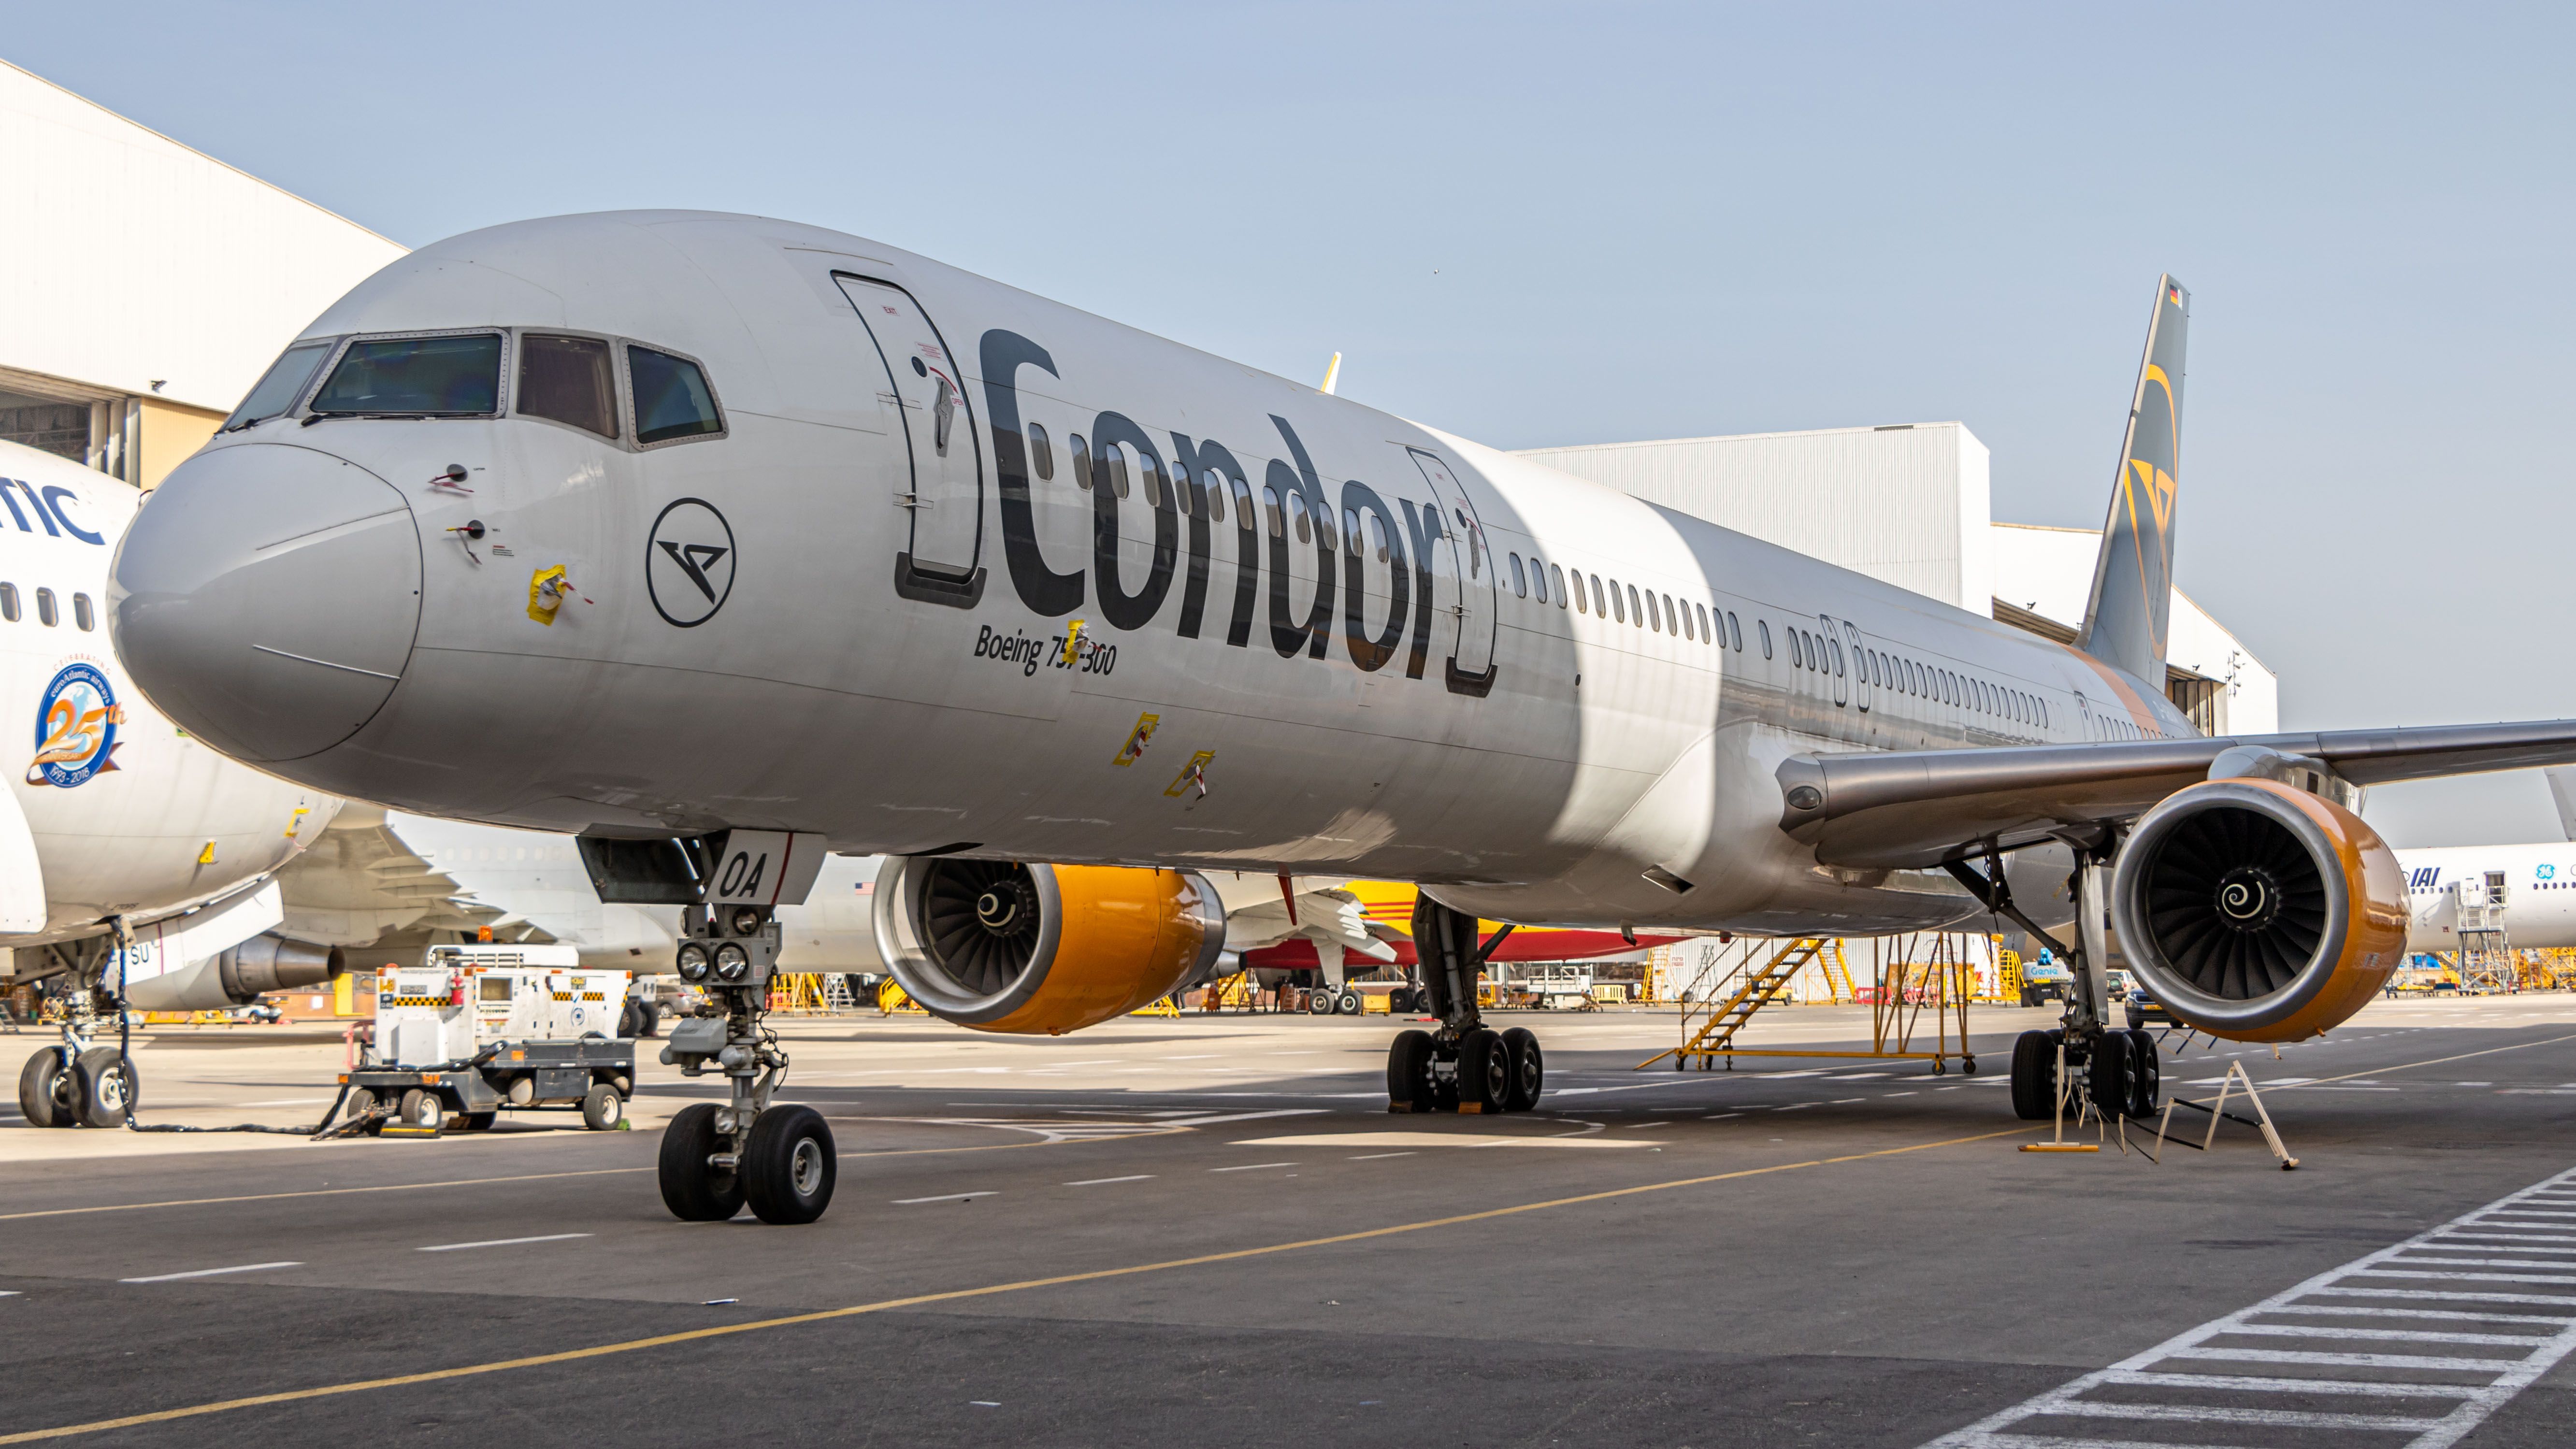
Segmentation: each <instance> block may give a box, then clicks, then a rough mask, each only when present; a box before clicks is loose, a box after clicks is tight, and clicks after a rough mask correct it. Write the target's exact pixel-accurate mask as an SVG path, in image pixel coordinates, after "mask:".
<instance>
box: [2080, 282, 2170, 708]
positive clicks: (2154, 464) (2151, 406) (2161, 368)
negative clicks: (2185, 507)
mask: <svg viewBox="0 0 2576 1449" xmlns="http://www.w3.org/2000/svg"><path fill="white" fill-rule="evenodd" d="M2190 322H2191V294H2190V293H2188V292H2185V291H2184V290H2183V289H2182V287H2181V285H2180V284H2179V283H2177V282H2175V281H2174V279H2173V278H2172V277H2170V276H2168V277H2165V278H2163V279H2162V280H2160V281H2159V282H2157V284H2156V306H2155V311H2154V313H2153V314H2152V315H2151V316H2150V317H2149V318H2148V321H2147V355H2146V360H2145V361H2144V362H2142V363H2140V364H2139V366H2138V390H2137V393H2136V395H2135V396H2134V397H2132V398H2131V400H2130V403H2129V435H2128V437H2127V439H2126V440H2124V442H2123V444H2122V447H2121V449H2120V476H2119V479H2118V481H2117V483H2116V484H2115V486H2114V487H2113V488H2112V490H2111V516H2110V519H2109V520H2108V521H2107V522H2106V523H2104V524H2103V526H2102V552H2101V555H2100V556H2099V557H2098V558H2096V559H2095V560H2094V562H2093V597H2092V598H2091V599H2090V600H2088V601H2087V602H2086V603H2085V605H2084V632H2083V633H2082V634H2081V635H2079V636H2078V637H2077V639H2076V641H2075V646H2076V647H2077V648H2079V649H2081V650H2083V651H2084V652H2085V653H2087V654H2090V655H2092V656H2093V657H2094V658H2096V659H2099V660H2101V661H2102V662H2103V663H2105V664H2108V665H2111V666H2112V667H2114V668H2116V669H2122V670H2125V671H2127V672H2128V673H2130V674H2132V675H2135V676H2136V677H2137V678H2139V679H2141V680H2144V681H2145V682H2146V683H2148V684H2149V685H2152V686H2154V687H2156V688H2157V689H2162V688H2163V687H2164V673H2165V629H2166V625H2167V623H2168V621H2169V619H2170V617H2171V615H2172V612H2173V527H2174V491H2175V481H2176V480H2177V479H2178V478H2180V477H2181V476H2182V356H2183V334H2184V332H2185V331H2186V330H2187V329H2188V327H2189V325H2190Z"/></svg>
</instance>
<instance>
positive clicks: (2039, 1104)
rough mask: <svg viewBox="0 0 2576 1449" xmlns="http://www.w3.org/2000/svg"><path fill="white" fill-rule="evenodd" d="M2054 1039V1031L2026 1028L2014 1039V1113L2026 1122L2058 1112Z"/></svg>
mask: <svg viewBox="0 0 2576 1449" xmlns="http://www.w3.org/2000/svg"><path fill="white" fill-rule="evenodd" d="M2057 1042H2058V1035H2057V1033H2056V1032H2053V1031H2026V1032H2023V1033H2022V1034H2021V1035H2020V1036H2018V1037H2015V1038H2013V1058H2012V1104H2013V1115H2014V1116H2016V1117H2019V1118H2020V1119H2021V1120H2023V1121H2025V1122H2045V1121H2047V1120H2048V1119H2049V1118H2051V1117H2053V1116H2055V1115H2056V1114H2057Z"/></svg>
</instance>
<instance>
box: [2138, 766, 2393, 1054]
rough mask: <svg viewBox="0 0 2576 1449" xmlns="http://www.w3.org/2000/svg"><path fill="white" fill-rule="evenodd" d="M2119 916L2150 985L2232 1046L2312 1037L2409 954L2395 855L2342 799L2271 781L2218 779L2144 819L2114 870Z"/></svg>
mask: <svg viewBox="0 0 2576 1449" xmlns="http://www.w3.org/2000/svg"><path fill="white" fill-rule="evenodd" d="M2111 913H2112V924H2113V925H2114V927H2115V928H2116V929H2117V930H2118V932H2119V937H2120V947H2121V950H2122V952H2123V953H2124V954H2125V955H2126V957H2127V961H2128V965H2129V967H2130V969H2131V970H2133V971H2135V972H2136V973H2137V975H2138V977H2139V979H2140V980H2141V981H2142V982H2143V983H2144V984H2145V986H2146V988H2147V990H2148V991H2149V992H2150V993H2151V994H2153V995H2154V996H2155V998H2156V999H2157V1000H2158V1001H2160V1002H2162V1003H2163V1004H2164V1005H2165V1007H2166V1008H2167V1009H2169V1010H2170V1011H2172V1013H2173V1014H2174V1016H2175V1017H2176V1018H2177V1019H2179V1020H2181V1021H2183V1022H2186V1023H2188V1024H2190V1025H2192V1026H2195V1027H2198V1028H2199V1029H2201V1030H2202V1031H2206V1032H2208V1033H2210V1034H2211V1035H2213V1036H2222V1037H2227V1038H2229V1039H2231V1040H2235V1041H2266V1042H2269V1041H2298V1040H2302V1039H2304V1038H2307V1037H2311V1036H2315V1035H2317V1034H2318V1033H2320V1032H2323V1031H2325V1030H2326V1029H2327V1028H2329V1027H2332V1026H2335V1025H2337V1024H2339V1023H2341V1022H2343V1021H2345V1020H2346V1019H2348V1018H2350V1017H2351V1016H2352V1014H2353V1013H2354V1012H2357V1011H2359V1010H2361V1008H2362V1007H2363V1006H2364V1005H2366V1004H2367V1003H2368V1002H2369V1000H2370V998H2371V997H2372V996H2374V995H2376V994H2378V992H2379V990H2380V988H2381V987H2382V986H2383V985H2385V984H2386V982H2387V980H2388V977H2389V974H2390V973H2391V972H2393V971H2395V970H2396V969H2397V967H2398V964H2399V963H2400V962H2401V961H2402V960H2403V959H2404V957H2405V949H2406V917H2407V909H2406V891H2405V880H2404V877H2403V875H2402V873H2401V872H2400V871H2399V870H2398V868H2397V857H2396V854H2395V852H2393V851H2391V850H2390V849H2389V848H2388V843H2387V842H2386V841H2383V840H2381V839H2380V838H2379V835H2378V833H2377V832H2376V831H2373V830H2372V829H2371V828H2370V827H2369V826H2368V825H2366V824H2364V823H2363V822H2362V819H2361V817H2360V816H2358V815H2355V814H2353V813H2352V812H2351V811H2349V810H2346V809H2345V808H2343V807H2342V806H2341V805H2338V804H2336V803H2334V802H2333V801H2331V800H2327V799H2323V798H2321V797H2319V796H2316V795H2311V794H2308V793H2306V792H2305V791H2301V790H2297V789H2293V788H2292V787H2290V786H2288V785H2285V784H2280V783H2277V782H2275V781H2270V780H2249V779H2237V780H2212V781H2209V782H2207V783H2205V784H2199V785H2194V786H2191V787H2190V788H2188V789H2185V790H2181V791H2177V792H2176V793H2175V794H2173V795H2171V796H2169V797H2167V798H2166V800H2165V801H2164V802H2163V803H2162V804H2160V805H2158V806H2156V808H2154V809H2153V810H2150V811H2148V812H2147V813H2146V815H2145V816H2143V817H2142V818H2140V820H2139V821H2138V826H2137V829H2136V831H2135V832H2134V833H2133V834H2132V835H2131V836H2130V837H2129V842H2128V845H2127V847H2126V848H2124V849H2123V850H2122V851H2121V852H2120V862H2119V866H2118V868H2117V869H2116V870H2115V871H2114V872H2113V873H2112V879H2111Z"/></svg>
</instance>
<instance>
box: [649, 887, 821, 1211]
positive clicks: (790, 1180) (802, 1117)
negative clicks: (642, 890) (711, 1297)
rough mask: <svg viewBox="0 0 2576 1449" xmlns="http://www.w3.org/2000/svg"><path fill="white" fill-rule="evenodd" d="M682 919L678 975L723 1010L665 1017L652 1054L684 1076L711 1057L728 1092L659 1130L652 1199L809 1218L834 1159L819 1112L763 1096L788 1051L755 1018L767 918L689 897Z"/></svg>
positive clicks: (772, 1087)
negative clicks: (661, 1039) (663, 1037)
mask: <svg viewBox="0 0 2576 1449" xmlns="http://www.w3.org/2000/svg"><path fill="white" fill-rule="evenodd" d="M681 924H682V940H681V943H680V974H681V976H682V977H683V978H684V979H686V980H688V981H689V982H690V983H691V984H692V985H697V986H702V987H704V988H705V989H706V992H707V994H708V996H710V997H711V998H713V999H714V1000H716V1001H718V1002H721V1003H722V1006H723V1014H722V1015H720V1016H719V1015H707V1016H693V1017H690V1018H688V1019H686V1020H683V1021H680V1022H677V1023H674V1024H673V1025H672V1027H671V1029H670V1033H669V1038H668V1045H666V1046H664V1047H663V1048H662V1060H663V1061H664V1062H667V1063H671V1064H673V1065H676V1066H678V1067H679V1068H680V1071H681V1073H682V1074H683V1075H685V1076H692V1077H695V1076H700V1075H703V1074H704V1073H705V1072H706V1071H707V1070H708V1069H709V1068H710V1067H713V1068H714V1069H715V1070H717V1071H719V1072H721V1073H723V1074H724V1077H725V1079H726V1081H727V1082H728V1083H729V1084H730V1085H731V1087H732V1089H733V1092H732V1099H731V1100H730V1101H729V1102H727V1103H726V1104H725V1105H723V1106H721V1107H719V1106H717V1105H716V1104H714V1103H712V1102H701V1103H698V1104H696V1105H694V1106H690V1107H686V1108H683V1109H682V1110H681V1111H680V1114H679V1115H678V1116H676V1117H674V1118H672V1119H671V1125H670V1126H669V1127H667V1128H665V1129H664V1130H663V1133H662V1152H661V1157H660V1159H659V1163H658V1169H657V1172H658V1177H659V1180H660V1184H661V1189H662V1204H663V1206H665V1207H667V1208H669V1209H670V1210H671V1215H672V1216H673V1217H676V1218H679V1219H680V1220H681V1221H683V1222H723V1221H725V1220H726V1219H728V1218H731V1217H732V1216H733V1215H734V1214H735V1213H737V1212H740V1211H741V1210H742V1208H743V1205H744V1204H745V1203H748V1204H750V1206H751V1211H752V1213H753V1215H754V1216H756V1217H758V1218H759V1219H760V1220H761V1221H762V1222H765V1223H782V1224H783V1223H810V1222H812V1221H814V1220H815V1219H816V1218H819V1217H821V1216H822V1215H823V1210H824V1209H825V1208H827V1207H829V1206H831V1203H832V1188H833V1185H834V1183H835V1181H836V1180H837V1179H838V1176H839V1159H838V1154H837V1152H836V1150H835V1148H834V1147H833V1143H832V1129H831V1127H830V1126H829V1125H828V1124H826V1123H825V1122H824V1120H823V1114H822V1113H820V1112H817V1111H815V1110H814V1109H813V1108H811V1107H801V1106H786V1105H773V1104H772V1102H771V1100H770V1098H771V1095H772V1094H773V1093H774V1092H775V1091H776V1090H777V1088H778V1085H779V1083H780V1082H781V1081H782V1080H784V1078H785V1077H786V1074H787V1053H786V1051H785V1050H783V1049H782V1048H781V1047H780V1046H779V1045H778V1037H777V1034H776V1033H774V1032H772V1031H770V1030H769V1029H768V1027H767V1026H766V1025H765V1024H764V1023H763V1020H762V1018H764V1017H765V1016H767V1015H768V1011H769V978H770V974H771V972H772V970H773V969H774V968H775V966H776V963H777V960H778V948H779V928H778V922H777V920H776V918H775V917H774V916H773V915H772V914H771V913H770V912H769V911H768V910H767V909H765V908H760V907H732V908H719V909H716V910H710V909H709V908H707V907H704V906H691V907H689V908H688V909H687V911H686V912H685V913H684V915H683V917H682V922H681ZM693 972H694V974H692V973H693Z"/></svg>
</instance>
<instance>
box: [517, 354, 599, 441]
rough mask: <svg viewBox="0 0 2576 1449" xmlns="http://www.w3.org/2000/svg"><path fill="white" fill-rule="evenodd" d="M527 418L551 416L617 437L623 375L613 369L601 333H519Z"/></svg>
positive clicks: (521, 401) (521, 410)
mask: <svg viewBox="0 0 2576 1449" xmlns="http://www.w3.org/2000/svg"><path fill="white" fill-rule="evenodd" d="M515 410H516V411H517V412H518V414H519V415H520V416H521V417H529V418H551V419H553V420H554V421H556V422H559V423H570V424H572V425H573V426H574V427H576V428H581V429H584V430H586V431H588V432H593V433H597V434H599V435H600V436H601V437H603V438H614V437H616V436H617V380H616V378H615V377H614V376H612V375H611V372H610V363H609V354H608V344H607V343H605V342H602V341H600V340H599V339H597V338H595V337H545V336H540V335H538V334H536V333H525V334H522V335H521V336H520V338H519V398H518V402H517V404H516V406H515Z"/></svg>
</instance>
